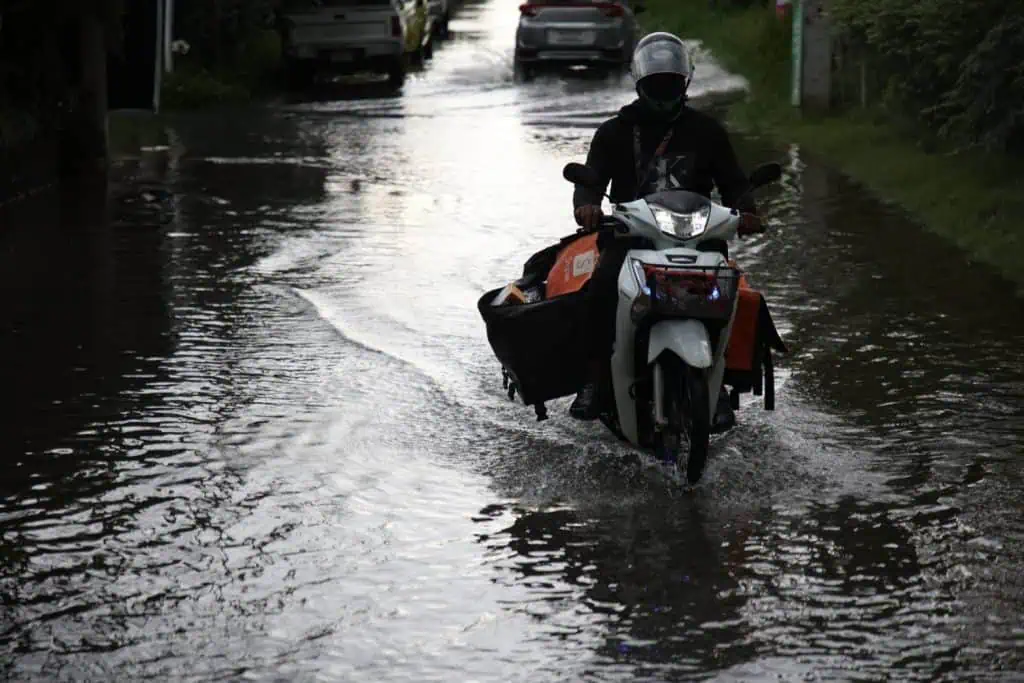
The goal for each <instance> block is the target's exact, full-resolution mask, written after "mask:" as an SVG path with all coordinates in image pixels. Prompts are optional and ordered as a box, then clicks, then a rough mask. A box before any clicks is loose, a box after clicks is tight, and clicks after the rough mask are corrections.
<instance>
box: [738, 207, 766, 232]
mask: <svg viewBox="0 0 1024 683" xmlns="http://www.w3.org/2000/svg"><path fill="white" fill-rule="evenodd" d="M764 231H765V225H764V221H762V220H761V217H760V216H758V215H757V214H756V213H742V214H740V226H739V228H738V229H737V230H736V232H737V233H738V234H739V236H740V237H746V236H747V235H755V234H757V233H761V232H764Z"/></svg>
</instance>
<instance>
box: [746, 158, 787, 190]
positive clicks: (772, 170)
mask: <svg viewBox="0 0 1024 683" xmlns="http://www.w3.org/2000/svg"><path fill="white" fill-rule="evenodd" d="M781 177H782V166H781V165H780V164H778V163H776V162H774V161H772V162H769V163H767V164H761V165H760V166H758V167H757V168H755V169H754V170H753V172H752V173H751V174H750V184H751V185H753V186H754V187H755V188H757V187H763V186H764V185H767V184H768V183H774V182H775V181H776V180H778V179H779V178H781Z"/></svg>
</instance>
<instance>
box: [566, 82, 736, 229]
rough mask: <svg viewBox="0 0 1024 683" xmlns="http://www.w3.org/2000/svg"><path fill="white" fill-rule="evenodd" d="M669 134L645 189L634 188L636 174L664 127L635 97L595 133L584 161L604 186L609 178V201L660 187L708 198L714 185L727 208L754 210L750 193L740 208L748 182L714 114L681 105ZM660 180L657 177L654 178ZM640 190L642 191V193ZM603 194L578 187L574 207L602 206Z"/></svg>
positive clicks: (648, 164)
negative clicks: (637, 137)
mask: <svg viewBox="0 0 1024 683" xmlns="http://www.w3.org/2000/svg"><path fill="white" fill-rule="evenodd" d="M672 126H674V128H675V129H674V131H673V133H672V138H671V139H670V140H669V144H668V146H667V148H666V150H665V152H664V154H663V155H662V157H661V160H660V162H659V163H658V164H657V168H656V169H654V171H653V172H652V173H651V174H650V175H649V176H648V181H647V182H646V183H644V187H642V188H638V187H637V184H638V177H639V176H641V175H642V174H643V172H646V171H647V170H648V169H649V168H651V157H652V156H653V154H654V151H655V149H657V147H658V145H659V144H660V143H661V142H662V140H663V139H664V137H665V134H666V133H667V132H668V128H669V127H668V126H666V125H665V124H663V123H659V122H657V121H653V120H651V119H650V118H649V117H647V116H645V110H644V109H643V108H642V107H641V106H640V104H639V102H638V101H634V102H633V103H632V104H628V105H626V106H625V107H623V108H622V109H620V110H619V113H618V114H617V115H616V116H614V117H613V118H611V119H608V120H607V121H605V122H604V123H602V124H601V126H600V127H599V128H598V129H597V132H595V133H594V139H593V140H592V141H591V143H590V151H589V152H588V153H587V165H588V166H591V167H593V168H594V169H595V170H596V171H597V172H598V173H599V174H600V175H601V178H602V180H603V181H604V183H603V185H602V190H604V189H605V188H607V186H608V181H611V184H612V188H611V192H610V193H609V194H610V196H611V199H612V201H613V202H628V201H633V200H635V199H637V198H638V197H640V196H643V195H645V194H648V193H650V192H652V191H654V190H655V189H657V185H658V184H659V183H660V185H661V187H663V188H664V187H678V188H679V189H683V190H689V191H690V192H697V193H700V194H702V195H704V196H705V197H710V196H711V190H712V188H713V187H717V188H718V192H719V194H720V195H721V196H722V202H723V203H724V204H725V205H726V206H729V207H730V208H739V209H741V210H744V211H756V207H755V205H754V202H753V199H752V198H750V195H748V199H746V200H744V201H743V202H742V203H743V206H736V202H737V201H738V200H739V199H740V197H741V195H743V193H745V192H746V191H747V190H748V189H749V187H750V182H749V180H748V179H747V175H746V174H745V173H744V172H743V169H741V168H740V165H739V162H737V160H736V153H735V152H734V151H733V148H732V144H731V143H730V142H729V136H728V134H727V133H726V132H725V128H724V127H723V126H722V124H720V123H719V122H718V121H717V120H715V119H714V118H713V117H711V116H709V115H708V114H705V113H703V112H699V111H697V110H695V109H691V108H689V107H684V109H683V112H682V114H680V116H679V118H678V119H676V121H675V123H673V124H672ZM634 129H638V130H639V133H640V156H641V159H640V162H641V164H640V168H639V169H638V166H637V162H636V159H635V157H636V155H635V154H634V149H635V141H634ZM658 178H660V181H659V180H658ZM641 190H642V192H641ZM601 200H602V195H601V193H600V192H597V191H595V190H593V189H588V188H583V187H580V186H576V191H575V193H574V194H573V205H574V206H575V207H576V208H579V207H580V206H584V205H586V204H596V205H600V204H601Z"/></svg>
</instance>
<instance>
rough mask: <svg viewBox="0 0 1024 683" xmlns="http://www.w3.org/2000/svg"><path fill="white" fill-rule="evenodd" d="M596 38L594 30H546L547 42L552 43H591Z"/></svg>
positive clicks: (560, 44)
mask: <svg viewBox="0 0 1024 683" xmlns="http://www.w3.org/2000/svg"><path fill="white" fill-rule="evenodd" d="M596 38H597V32H596V31H583V30H578V29H577V30H556V29H551V30H550V31H548V42H549V43H550V44H552V45H559V46H562V45H592V44H593V43H594V40H595V39H596Z"/></svg>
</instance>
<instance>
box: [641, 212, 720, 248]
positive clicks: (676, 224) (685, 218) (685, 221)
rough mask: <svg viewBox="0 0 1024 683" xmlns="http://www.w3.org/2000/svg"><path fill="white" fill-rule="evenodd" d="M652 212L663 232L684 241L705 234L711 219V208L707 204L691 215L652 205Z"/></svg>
mask: <svg viewBox="0 0 1024 683" xmlns="http://www.w3.org/2000/svg"><path fill="white" fill-rule="evenodd" d="M651 212H652V213H653V214H654V220H656V221H657V222H658V227H659V228H661V231H662V232H664V233H667V234H669V235H675V236H676V237H679V238H680V239H684V240H687V239H690V238H691V237H697V236H698V235H700V234H701V233H703V232H704V230H705V229H706V228H707V227H708V219H710V218H711V206H710V205H707V204H705V205H704V206H702V207H700V208H699V209H697V210H696V211H693V212H691V213H676V212H675V211H669V210H668V209H666V208H665V207H663V206H655V205H652V206H651Z"/></svg>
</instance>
